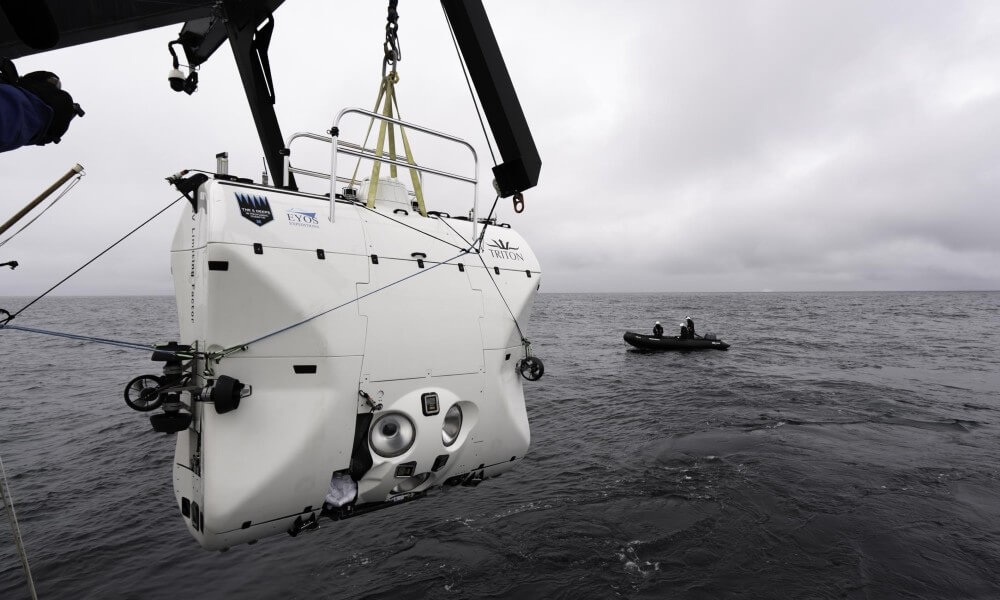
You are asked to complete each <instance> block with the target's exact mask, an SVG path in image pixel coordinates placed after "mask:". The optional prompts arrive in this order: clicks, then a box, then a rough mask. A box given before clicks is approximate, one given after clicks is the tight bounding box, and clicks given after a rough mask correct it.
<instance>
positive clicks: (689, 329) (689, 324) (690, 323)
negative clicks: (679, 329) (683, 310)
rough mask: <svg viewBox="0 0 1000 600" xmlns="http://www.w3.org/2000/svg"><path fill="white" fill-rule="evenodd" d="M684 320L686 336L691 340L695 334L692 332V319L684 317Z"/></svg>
mask: <svg viewBox="0 0 1000 600" xmlns="http://www.w3.org/2000/svg"><path fill="white" fill-rule="evenodd" d="M684 322H685V323H686V324H687V330H688V336H690V338H691V339H692V340H693V339H695V338H696V337H697V336H696V335H695V334H694V320H693V319H691V317H686V318H685V319H684Z"/></svg>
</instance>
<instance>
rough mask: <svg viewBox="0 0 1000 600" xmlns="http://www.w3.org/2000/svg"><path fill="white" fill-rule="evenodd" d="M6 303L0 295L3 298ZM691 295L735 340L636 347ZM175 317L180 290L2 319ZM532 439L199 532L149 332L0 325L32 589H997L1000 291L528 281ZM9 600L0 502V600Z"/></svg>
mask: <svg viewBox="0 0 1000 600" xmlns="http://www.w3.org/2000/svg"><path fill="white" fill-rule="evenodd" d="M21 304H22V302H21V301H19V300H17V299H2V300H0V307H4V308H8V309H10V308H17V307H19V306H20V305H21ZM687 315H690V316H692V317H693V318H694V319H695V322H696V325H697V329H698V331H699V332H705V331H714V332H716V333H718V334H719V335H720V336H721V337H722V338H723V339H724V340H725V341H727V342H729V343H730V344H732V347H731V348H730V349H729V350H728V351H726V352H720V351H705V352H701V353H697V352H694V353H647V354H643V353H638V352H634V351H630V350H629V349H628V347H626V345H625V343H624V342H623V341H622V333H623V332H624V331H626V330H638V331H648V330H650V329H651V327H652V325H653V322H654V321H655V320H660V321H663V322H664V323H665V324H670V326H669V327H667V329H668V332H669V331H672V324H674V323H677V322H679V321H680V320H681V319H682V318H683V317H685V316H687ZM17 321H18V323H20V324H21V325H34V326H37V327H44V328H51V329H57V330H63V331H73V332H79V333H86V334H90V335H97V336H101V337H109V338H117V339H125V340H133V341H139V342H155V341H166V340H169V339H175V338H176V323H175V321H176V316H175V311H174V306H173V299H172V298H166V297H151V298H134V297H126V298H69V297H61V298H51V299H46V300H43V301H42V302H40V303H39V304H37V305H36V306H34V307H32V308H31V309H30V310H29V311H27V312H25V313H24V314H23V315H22V316H21V317H19V318H18V320H17ZM526 329H527V331H526V333H527V334H528V337H530V339H531V340H532V342H533V348H534V351H535V354H537V355H538V356H540V357H541V358H542V359H543V360H544V361H545V367H546V373H545V376H544V377H543V378H542V379H541V380H540V381H538V382H534V383H531V382H526V383H525V393H526V397H527V401H528V413H529V416H530V420H531V428H532V443H531V450H530V451H529V453H528V455H527V457H526V458H525V460H524V461H523V462H520V463H519V464H518V466H517V467H516V468H515V469H514V470H512V471H511V472H508V473H506V474H504V475H503V476H502V477H500V478H497V479H491V480H488V481H486V482H485V483H483V484H482V485H480V486H478V487H476V488H462V487H459V488H449V489H447V490H439V491H437V492H435V493H432V494H431V495H429V496H428V497H427V498H424V499H422V500H419V501H417V502H412V503H409V504H406V505H402V506H399V507H395V508H391V509H389V510H384V511H380V512H377V513H373V514H370V515H365V516H362V517H358V518H355V519H350V520H348V521H345V522H339V523H333V522H330V521H323V525H322V528H321V529H319V530H318V531H315V532H312V533H307V534H302V535H300V536H299V537H297V538H291V537H288V536H284V535H282V536H276V537H271V538H266V539H263V540H261V541H260V542H259V543H258V544H256V545H252V546H247V545H243V546H238V547H234V548H232V549H231V550H230V551H228V552H226V553H217V552H206V551H203V550H201V549H200V547H199V546H197V544H196V543H195V542H194V541H193V540H192V539H191V538H190V536H189V535H188V533H187V531H186V529H185V526H184V523H183V521H182V518H181V516H180V514H179V511H178V510H177V508H176V507H175V506H174V496H173V491H172V484H171V471H170V468H171V467H170V465H171V461H172V456H173V445H174V442H173V438H171V437H168V436H164V435H161V434H156V433H154V432H152V431H151V430H150V428H149V425H148V422H147V420H146V416H145V415H144V414H141V413H136V412H133V411H131V410H129V409H128V408H127V407H126V406H125V404H124V402H123V401H122V389H123V387H124V385H125V383H126V382H128V381H129V379H131V378H132V377H133V376H135V375H137V374H141V373H147V372H156V370H157V369H158V365H157V364H154V363H151V362H150V360H149V356H148V355H146V354H144V353H143V352H136V351H132V350H124V349H119V348H114V347H108V346H96V345H92V344H86V343H82V342H76V341H68V340H63V339H57V338H50V337H46V336H39V335H35V334H28V333H22V332H15V331H5V332H0V456H2V458H3V461H4V463H5V466H6V470H7V475H8V478H9V484H10V489H11V493H12V495H13V498H14V500H15V502H16V507H17V514H18V516H19V518H20V523H21V530H22V533H23V537H24V541H25V545H26V548H27V552H28V555H29V557H30V559H31V565H32V569H33V573H34V576H35V580H36V584H37V587H38V591H39V595H40V597H41V598H45V599H56V598H59V599H62V598H66V599H74V600H76V599H82V598H95V599H97V598H99V599H109V598H142V599H147V598H148V599H158V598H164V599H166V598H170V599H173V598H178V597H182V598H240V599H254V598H280V599H282V600H285V599H291V598H309V599H312V598H390V599H393V600H397V599H404V598H516V599H518V600H528V599H532V598H573V599H578V598H748V599H749V598H753V599H758V598H781V599H788V598H872V599H883V598H928V599H931V598H933V599H937V598H963V599H964V598H982V599H996V598H1000V467H998V465H1000V293H995V292H993V293H990V292H967V293H951V292H947V293H822V294H817V293H797V294H787V293H760V294H659V295H585V294H542V295H540V296H539V299H538V302H537V304H536V310H535V312H534V316H533V319H532V321H531V322H530V323H529V324H528V327H527V328H526ZM23 597H27V591H26V587H25V585H24V579H23V575H22V571H21V568H20V564H19V562H18V560H17V558H16V555H15V553H14V545H13V542H12V537H11V535H10V531H9V528H8V527H7V523H6V521H5V520H0V598H2V599H4V600H14V599H18V598H23Z"/></svg>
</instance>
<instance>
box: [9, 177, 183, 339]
mask: <svg viewBox="0 0 1000 600" xmlns="http://www.w3.org/2000/svg"><path fill="white" fill-rule="evenodd" d="M183 199H184V196H183V195H180V196H178V197H177V199H176V200H174V201H173V202H171V203H170V204H168V205H166V206H164V207H163V208H161V209H160V210H159V211H158V212H157V213H156V214H155V215H153V216H152V217H149V218H148V219H146V220H145V221H143V222H142V223H140V224H139V225H138V226H137V227H136V228H135V229H133V230H132V231H130V232H128V233H126V234H125V235H124V236H122V237H120V238H119V239H118V241H117V242H115V243H114V244H111V245H110V246H108V247H107V248H105V249H104V250H101V252H100V254H98V255H97V256H95V257H94V258H92V259H90V260H88V261H87V262H85V263H83V264H82V265H81V266H80V267H79V268H78V269H77V270H75V271H73V272H72V273H70V274H69V275H67V276H66V277H63V278H62V279H61V280H59V283H57V284H55V285H54V286H52V287H50V288H49V289H47V290H45V291H44V292H42V294H41V295H40V296H38V297H37V298H35V299H34V300H32V301H31V302H29V303H27V304H25V305H24V306H22V307H21V309H20V310H18V311H17V312H15V313H14V314H12V315H11V316H9V317H7V321H6V322H10V320H11V319H13V318H14V317H16V316H17V315H19V314H21V313H23V312H24V311H25V310H26V309H27V308H28V307H29V306H31V305H32V304H34V303H35V302H38V301H39V300H41V299H42V298H44V297H45V296H47V295H48V293H49V292H51V291H52V290H54V289H56V288H57V287H59V286H60V285H62V284H63V283H65V282H66V281H67V280H68V279H69V278H70V277H72V276H74V275H76V274H77V273H79V272H80V271H82V270H83V269H84V268H86V267H87V265H89V264H90V263H92V262H94V261H95V260H97V259H98V258H100V257H102V256H104V255H105V254H107V252H108V251H109V250H111V249H112V248H114V247H115V246H117V245H118V244H120V243H122V242H124V241H125V239H126V238H128V237H129V236H130V235H132V234H133V233H135V232H136V231H139V230H140V229H142V228H143V227H145V226H146V225H147V224H148V223H149V222H150V221H152V220H153V219H155V218H156V217H158V216H160V215H162V214H163V213H165V212H167V209H168V208H170V207H171V206H173V205H175V204H177V203H178V202H179V201H181V200H183Z"/></svg>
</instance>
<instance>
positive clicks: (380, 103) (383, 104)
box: [351, 70, 427, 217]
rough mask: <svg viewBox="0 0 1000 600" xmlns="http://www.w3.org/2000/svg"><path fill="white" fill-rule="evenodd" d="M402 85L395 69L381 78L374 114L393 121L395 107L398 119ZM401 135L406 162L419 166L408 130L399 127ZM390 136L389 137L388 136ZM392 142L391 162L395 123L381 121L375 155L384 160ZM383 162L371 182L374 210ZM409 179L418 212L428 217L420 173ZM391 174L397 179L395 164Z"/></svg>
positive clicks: (370, 202)
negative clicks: (399, 85)
mask: <svg viewBox="0 0 1000 600" xmlns="http://www.w3.org/2000/svg"><path fill="white" fill-rule="evenodd" d="M398 82H399V74H398V73H396V71H395V70H393V71H390V72H389V73H388V74H387V75H385V76H384V77H383V78H382V84H381V85H380V86H379V91H378V97H377V98H376V99H375V109H374V110H373V111H372V112H375V113H380V114H382V116H384V117H388V118H390V119H392V118H394V116H393V112H394V111H393V109H394V108H395V114H396V116H398V115H399V102H398V101H397V100H396V83H398ZM374 121H375V120H374V119H372V121H371V122H369V123H368V134H366V135H365V139H366V140H367V139H368V135H370V134H371V129H372V125H373V123H374ZM399 133H400V136H401V137H402V139H403V152H404V153H405V154H406V162H407V163H408V164H411V165H415V164H416V163H415V162H414V161H413V153H412V152H411V151H410V141H409V139H407V137H406V128H404V127H399ZM387 134H388V135H387ZM387 139H388V142H389V147H388V151H389V158H390V159H392V160H398V159H397V156H396V126H395V125H394V124H393V123H389V122H387V121H381V122H380V124H379V128H378V142H377V143H376V144H375V156H376V157H382V156H384V155H385V149H386V140H387ZM381 167H382V163H381V162H380V161H378V160H376V161H375V164H374V165H372V176H371V180H370V181H369V183H368V208H374V207H375V192H376V191H377V188H378V178H379V172H380V171H381ZM409 171H410V180H411V181H412V183H413V193H414V195H415V196H416V198H417V209H418V210H419V211H420V214H421V215H422V216H425V217H426V216H427V209H426V208H425V207H424V192H423V189H422V187H421V185H420V174H419V173H418V172H417V170H416V169H414V168H412V167H411V168H410V169H409ZM357 173H358V168H357V166H355V168H354V175H353V176H352V177H351V184H352V187H353V183H354V179H355V178H356V177H357ZM389 174H390V176H392V177H396V165H393V164H390V165H389Z"/></svg>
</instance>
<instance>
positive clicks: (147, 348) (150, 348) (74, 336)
mask: <svg viewBox="0 0 1000 600" xmlns="http://www.w3.org/2000/svg"><path fill="white" fill-rule="evenodd" d="M4 329H13V330H16V331H25V332H28V333H38V334H42V335H51V336H54V337H61V338H66V339H70V340H77V341H81V342H93V343H95V344H105V345H107V346H118V347H120V348H127V349H129V350H142V351H143V352H162V353H164V354H171V355H173V356H177V357H178V358H183V359H187V358H193V357H194V355H195V353H191V354H186V353H181V352H175V351H171V350H158V349H157V348H156V346H154V345H152V344H140V343H138V342H126V341H122V340H113V339H109V338H99V337H94V336H89V335H82V334H79V333H67V332H65V331H52V330H50V329H39V328H37V327H24V326H22V325H0V331H3V330H4Z"/></svg>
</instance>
